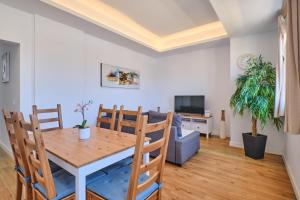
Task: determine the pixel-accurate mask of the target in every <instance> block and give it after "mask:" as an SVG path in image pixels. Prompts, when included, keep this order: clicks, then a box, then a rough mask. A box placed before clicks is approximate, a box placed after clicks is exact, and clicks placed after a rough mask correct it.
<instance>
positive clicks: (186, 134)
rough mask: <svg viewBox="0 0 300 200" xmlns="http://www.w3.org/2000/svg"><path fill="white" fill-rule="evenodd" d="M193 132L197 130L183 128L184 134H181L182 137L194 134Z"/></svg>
mask: <svg viewBox="0 0 300 200" xmlns="http://www.w3.org/2000/svg"><path fill="white" fill-rule="evenodd" d="M193 132H195V131H194V130H187V129H181V133H182V135H181V137H180V139H181V138H184V137H186V136H188V135H190V134H192V133H193Z"/></svg>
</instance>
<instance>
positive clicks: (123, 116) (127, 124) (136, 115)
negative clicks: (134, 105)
mask: <svg viewBox="0 0 300 200" xmlns="http://www.w3.org/2000/svg"><path fill="white" fill-rule="evenodd" d="M141 117H142V106H139V107H138V110H137V111H133V110H124V106H123V105H121V107H120V112H119V118H118V129H117V130H118V132H121V131H122V132H127V129H134V133H135V135H136V134H137V131H138V127H137V125H138V122H139V121H140V118H141ZM128 132H129V133H130V130H128ZM132 132H133V131H132Z"/></svg>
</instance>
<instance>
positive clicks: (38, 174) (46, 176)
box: [15, 115, 56, 199]
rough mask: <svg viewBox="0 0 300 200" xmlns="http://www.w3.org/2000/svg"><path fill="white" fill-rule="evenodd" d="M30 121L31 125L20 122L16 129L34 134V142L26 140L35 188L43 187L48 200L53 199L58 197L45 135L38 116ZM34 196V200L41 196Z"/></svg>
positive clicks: (34, 116) (32, 117) (31, 117)
mask: <svg viewBox="0 0 300 200" xmlns="http://www.w3.org/2000/svg"><path fill="white" fill-rule="evenodd" d="M30 121H31V123H26V122H25V121H19V122H17V123H16V125H15V127H17V128H18V129H19V131H21V132H24V133H25V132H28V131H31V132H32V133H33V137H34V141H33V140H32V139H30V138H24V144H25V150H26V155H27V157H28V163H29V168H30V172H31V180H32V184H33V186H34V185H35V184H36V183H39V184H40V185H42V186H43V187H44V188H45V191H46V194H47V199H52V198H54V197H55V196H56V191H55V185H54V181H53V176H52V172H51V169H50V166H49V162H48V157H47V154H46V149H45V144H44V140H43V135H42V134H43V133H42V131H41V129H40V125H39V121H38V119H37V117H36V115H30ZM34 192H37V190H35V189H34ZM33 196H34V198H37V197H38V196H39V195H38V194H36V193H34V195H33Z"/></svg>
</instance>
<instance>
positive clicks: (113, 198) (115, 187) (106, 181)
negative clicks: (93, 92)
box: [87, 112, 173, 200]
mask: <svg viewBox="0 0 300 200" xmlns="http://www.w3.org/2000/svg"><path fill="white" fill-rule="evenodd" d="M172 119H173V113H172V112H169V113H168V115H167V118H166V120H164V121H161V122H158V123H152V124H147V121H148V116H143V117H142V120H141V123H140V125H139V128H138V130H139V131H138V134H137V140H136V141H137V143H136V146H135V154H134V159H133V163H132V165H128V166H125V167H123V168H121V169H120V170H118V171H116V172H114V173H111V174H108V175H107V176H104V177H101V178H99V179H97V180H96V181H94V182H93V183H91V184H88V185H87V189H88V191H87V199H89V200H100V199H110V200H124V199H128V200H144V199H147V200H150V199H151V200H154V199H161V190H162V183H163V174H164V166H165V160H166V154H167V147H168V141H169V135H170V130H171V123H172ZM160 130H163V136H162V138H161V139H159V140H157V141H155V142H152V143H150V144H146V145H145V144H144V143H145V138H146V135H147V134H148V133H151V132H155V131H160ZM157 149H160V154H159V155H158V156H157V157H156V158H154V159H152V160H151V161H150V162H149V163H143V155H144V154H147V153H149V152H152V151H155V150H157ZM148 174H149V175H148Z"/></svg>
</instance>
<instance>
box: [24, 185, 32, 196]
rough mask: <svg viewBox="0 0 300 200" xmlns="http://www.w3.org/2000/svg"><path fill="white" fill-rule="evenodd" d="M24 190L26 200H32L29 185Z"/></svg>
mask: <svg viewBox="0 0 300 200" xmlns="http://www.w3.org/2000/svg"><path fill="white" fill-rule="evenodd" d="M25 188H26V200H32V188H31V185H30V184H27V185H26V186H25Z"/></svg>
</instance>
